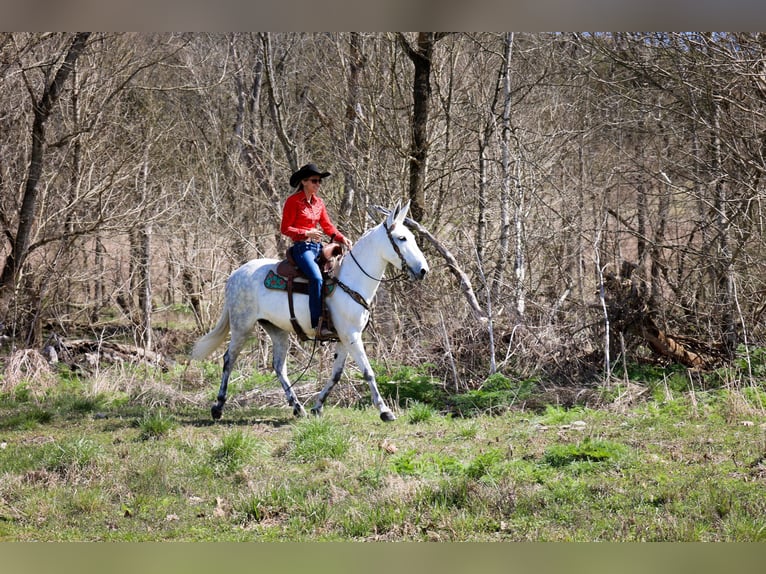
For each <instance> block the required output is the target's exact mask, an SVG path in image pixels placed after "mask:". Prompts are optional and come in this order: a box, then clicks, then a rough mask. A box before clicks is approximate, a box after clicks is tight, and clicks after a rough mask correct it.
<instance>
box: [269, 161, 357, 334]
mask: <svg viewBox="0 0 766 574" xmlns="http://www.w3.org/2000/svg"><path fill="white" fill-rule="evenodd" d="M329 175H330V172H329V171H324V172H323V171H320V170H319V168H318V167H317V166H316V165H315V164H313V163H308V164H306V165H304V166H303V167H302V168H300V169H299V170H298V171H296V172H295V173H294V174H292V175H291V176H290V187H292V188H296V187H297V190H296V191H295V192H294V193H293V194H292V195H290V197H288V198H287V200H286V201H285V205H284V207H283V208H282V225H281V228H280V229H281V232H282V234H283V235H286V236H287V237H289V238H290V239H292V240H293V242H294V243H293V246H292V248H291V250H292V256H293V259H294V260H295V264H296V265H297V266H298V268H299V269H300V270H301V271H303V273H304V274H305V275H306V277H308V280H309V310H310V312H311V327H312V328H314V329H316V338H317V339H320V340H321V339H327V338H331V337H333V336H334V333H333V332H332V331H331V330H330V329H328V328H327V327H326V326H323V325H320V324H319V323H320V318H321V315H322V272H321V270H320V269H319V264H318V263H317V258H318V257H319V254H320V253H321V251H322V237H323V232H324V233H325V234H327V235H329V236H330V241H331V242H333V241H334V242H336V243H340V244H342V245H345V246H346V247H347V248H348V249H351V240H350V239H348V238H346V237H345V236H344V235H343V234H342V233H341V232H340V231H338V229H337V228H336V227H335V225H333V223H332V221H331V220H330V217H329V216H328V215H327V208H326V207H325V204H324V201H322V198H321V197H319V195H317V192H318V191H319V186H320V185H321V184H322V178H325V177H328V176H329Z"/></svg>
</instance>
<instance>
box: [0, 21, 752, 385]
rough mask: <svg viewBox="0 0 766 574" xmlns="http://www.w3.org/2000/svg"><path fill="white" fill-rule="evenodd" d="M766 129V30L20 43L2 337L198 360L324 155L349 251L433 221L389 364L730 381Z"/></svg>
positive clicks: (385, 350)
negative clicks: (723, 368) (380, 231)
mask: <svg viewBox="0 0 766 574" xmlns="http://www.w3.org/2000/svg"><path fill="white" fill-rule="evenodd" d="M765 112H766V36H764V35H762V34H746V33H742V34H728V33H726V34H723V33H721V34H715V33H710V34H707V33H706V34H697V33H683V34H681V33H673V34H668V33H645V34H637V33H615V34H597V35H594V34H571V33H566V34H553V33H550V34H539V33H537V34H526V33H524V34H522V33H507V34H490V33H486V34H474V33H472V34H465V33H450V34H440V33H427V32H421V33H323V34H308V33H248V34H244V33H237V34H159V35H150V34H113V33H77V34H74V33H70V34H61V33H50V34H27V33H3V34H0V133H2V137H1V138H0V198H1V201H0V222H1V223H2V230H3V239H2V243H1V244H0V265H2V270H1V275H0V323H1V324H0V330H1V332H0V335H2V336H3V339H4V345H5V349H6V351H7V349H8V348H10V347H12V346H15V347H16V348H41V347H42V346H43V345H45V344H46V343H47V342H49V341H50V339H51V337H53V336H55V337H57V338H61V339H64V338H78V339H88V338H93V339H100V340H108V339H109V338H110V337H115V338H116V337H118V336H119V337H120V338H121V340H123V341H124V340H125V337H126V336H127V337H128V339H129V340H132V341H133V343H134V344H135V346H136V347H140V348H143V349H146V350H150V351H156V352H159V353H162V354H165V355H176V356H179V355H183V354H184V353H185V352H187V351H188V348H189V345H190V343H191V341H192V339H193V338H195V337H196V336H198V335H199V334H201V333H202V332H203V331H204V330H207V328H208V327H210V326H211V324H212V323H213V322H214V321H215V319H216V318H217V313H218V311H219V309H220V303H221V299H222V294H223V284H224V281H225V279H226V277H227V276H228V274H229V273H230V272H231V271H232V270H233V269H234V268H236V267H237V266H239V265H240V264H241V263H242V262H244V261H246V260H248V259H251V258H255V257H261V256H268V257H275V256H277V254H280V253H281V252H282V250H283V249H284V247H285V243H284V241H283V239H282V238H280V236H279V219H280V207H281V203H282V201H283V200H284V199H285V197H286V196H287V193H288V192H289V187H288V178H289V176H290V173H292V172H293V171H294V170H296V169H297V168H298V167H299V166H300V165H302V164H303V163H306V162H309V161H313V162H315V163H317V164H319V165H320V166H322V167H323V168H326V169H328V170H329V171H331V172H333V176H332V177H331V178H329V179H328V180H327V181H326V184H325V185H324V186H323V189H322V194H323V197H324V198H325V201H326V202H327V205H328V208H329V210H330V212H331V214H332V216H333V219H334V220H335V222H336V224H337V225H338V227H339V228H340V229H342V230H343V231H344V233H346V234H347V235H349V237H351V238H352V239H355V238H357V237H358V236H359V235H361V233H363V232H364V230H365V229H367V228H369V227H370V226H371V225H372V224H374V222H375V220H374V219H373V218H371V217H370V215H369V209H368V207H369V206H370V205H382V206H390V205H392V204H393V203H395V202H396V201H398V200H410V201H411V202H412V207H411V216H412V219H413V220H414V221H415V223H416V224H419V225H421V226H422V228H423V229H424V230H427V232H428V234H424V233H420V234H419V240H420V241H421V242H422V246H423V248H424V250H425V252H426V254H427V256H428V258H429V260H430V263H431V266H432V270H433V272H432V274H431V275H430V276H429V277H428V278H427V280H426V281H425V283H423V284H418V285H414V284H409V283H407V282H396V283H392V284H386V285H384V286H383V287H382V288H381V290H380V292H379V294H378V297H377V300H376V302H375V306H374V309H373V323H372V327H371V328H370V329H369V330H368V333H367V335H366V336H367V337H369V339H370V344H369V345H368V350H369V352H370V354H371V356H373V357H374V358H376V359H378V360H382V361H392V362H397V363H399V362H400V363H404V364H421V363H425V362H428V363H432V364H434V365H435V368H436V369H437V370H438V371H439V372H440V373H441V374H442V376H443V379H444V380H445V381H447V382H448V384H449V385H452V384H454V385H455V388H459V387H461V386H469V385H471V384H472V383H476V382H477V381H478V382H480V381H481V380H483V379H484V378H485V377H486V376H487V375H488V374H490V373H491V372H493V371H500V372H504V373H509V374H514V375H519V376H532V375H534V374H541V373H544V374H545V375H546V376H547V377H549V378H550V380H553V381H555V382H556V383H557V384H562V385H566V384H573V383H583V382H585V381H587V380H588V378H589V377H595V378H599V377H603V376H605V375H606V374H607V373H610V372H613V371H615V370H616V369H617V365H619V364H620V362H621V361H623V359H625V358H627V360H628V361H639V360H642V361H666V362H675V363H680V364H683V365H686V366H688V367H692V368H695V369H705V368H710V367H712V366H715V365H719V364H722V363H726V362H727V361H730V360H731V359H732V358H733V357H734V356H735V355H736V353H738V352H742V349H749V348H754V347H755V346H757V345H759V344H761V343H762V342H763V339H764V328H763V321H762V319H763V314H764V309H766V274H765V273H764V264H765V263H766V249H764V241H765V240H766V229H765V228H764V225H765V224H766V222H765V221H764V217H766V211H765V210H764V206H763V205H762V202H763V200H764V199H766V195H765V194H764V185H763V184H762V182H761V179H762V177H763V176H764V174H765V173H766V158H764V143H766V116H765ZM184 319H185V322H184ZM623 362H624V361H623Z"/></svg>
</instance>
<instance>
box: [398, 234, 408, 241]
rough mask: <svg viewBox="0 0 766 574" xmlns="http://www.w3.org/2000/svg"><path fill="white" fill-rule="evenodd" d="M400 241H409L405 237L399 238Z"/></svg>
mask: <svg viewBox="0 0 766 574" xmlns="http://www.w3.org/2000/svg"><path fill="white" fill-rule="evenodd" d="M399 241H407V238H406V237H405V236H404V235H402V236H401V237H399Z"/></svg>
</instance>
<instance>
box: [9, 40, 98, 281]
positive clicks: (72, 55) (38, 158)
mask: <svg viewBox="0 0 766 574" xmlns="http://www.w3.org/2000/svg"><path fill="white" fill-rule="evenodd" d="M90 34H91V33H90V32H78V33H76V34H75V35H74V37H73V38H72V39H71V41H70V42H69V44H68V46H67V48H66V52H65V53H63V54H62V55H63V61H61V62H60V63H58V62H56V61H54V62H51V63H49V64H47V65H46V66H45V67H44V68H43V69H44V70H45V79H46V85H45V87H44V88H43V91H42V93H41V94H40V95H39V96H38V95H36V94H35V93H34V91H33V88H32V82H31V81H29V80H27V89H28V90H29V95H30V97H31V98H32V99H33V110H34V121H33V123H32V132H31V137H32V147H31V151H30V156H29V170H28V172H27V178H26V183H25V184H24V195H23V199H22V203H21V208H20V210H19V216H18V226H17V228H16V233H15V234H14V235H13V237H12V248H11V253H10V254H9V255H8V257H7V258H6V260H5V265H4V266H3V271H2V273H1V274H0V291H1V290H3V289H7V288H8V286H10V285H13V284H14V283H15V280H16V276H17V274H18V272H19V270H20V269H21V266H22V265H23V264H24V260H25V259H26V257H27V255H28V253H29V243H30V238H31V236H32V230H33V226H34V224H35V218H36V210H37V203H38V198H39V188H38V184H39V183H40V176H41V174H42V171H43V163H44V161H45V146H46V141H45V124H46V123H47V121H48V118H49V117H50V116H51V114H52V113H53V108H54V106H55V105H56V102H57V100H58V99H59V97H60V95H61V93H62V91H63V90H64V84H65V83H66V81H67V78H68V77H69V74H70V73H71V72H72V70H73V69H74V66H75V62H76V61H77V58H79V57H80V54H81V53H82V51H83V50H84V49H85V47H86V45H87V41H88V38H89V37H90ZM54 66H55V68H54ZM54 70H55V71H54ZM22 74H23V75H24V76H25V77H26V75H27V71H26V70H22Z"/></svg>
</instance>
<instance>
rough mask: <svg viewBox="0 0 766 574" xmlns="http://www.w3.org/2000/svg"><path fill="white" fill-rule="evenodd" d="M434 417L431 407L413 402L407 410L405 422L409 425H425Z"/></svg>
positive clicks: (434, 413) (434, 412)
mask: <svg viewBox="0 0 766 574" xmlns="http://www.w3.org/2000/svg"><path fill="white" fill-rule="evenodd" d="M435 415H436V411H435V410H434V408H433V407H432V406H431V405H427V404H425V403H418V402H415V403H414V404H412V405H410V407H409V408H408V409H407V420H408V421H409V422H410V424H417V423H427V422H428V421H430V420H431V419H432V418H433V417H434V416H435Z"/></svg>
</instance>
